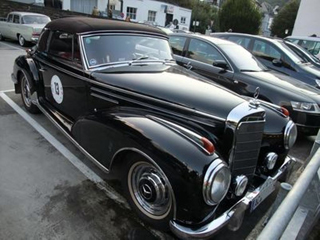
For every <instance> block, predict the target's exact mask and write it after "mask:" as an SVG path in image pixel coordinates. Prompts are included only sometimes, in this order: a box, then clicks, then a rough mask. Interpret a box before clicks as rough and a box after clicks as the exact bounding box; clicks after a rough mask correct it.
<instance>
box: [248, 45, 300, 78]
mask: <svg viewBox="0 0 320 240" xmlns="http://www.w3.org/2000/svg"><path fill="white" fill-rule="evenodd" d="M252 54H253V55H254V56H256V57H257V58H258V59H259V60H260V61H261V62H262V63H263V64H264V65H265V66H267V67H268V68H269V69H272V70H275V71H278V72H281V73H283V74H285V75H290V76H292V75H295V74H296V70H295V69H294V64H293V63H292V62H291V61H290V59H289V58H288V57H287V56H286V55H285V54H284V53H283V52H282V51H281V50H280V49H278V48H277V47H276V46H274V45H272V44H271V43H269V42H266V41H263V40H258V39H254V41H253V44H252Z"/></svg>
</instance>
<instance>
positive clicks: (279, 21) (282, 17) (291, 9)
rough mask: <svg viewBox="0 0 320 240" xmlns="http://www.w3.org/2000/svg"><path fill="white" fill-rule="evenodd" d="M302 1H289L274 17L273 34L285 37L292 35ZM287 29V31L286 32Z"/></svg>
mask: <svg viewBox="0 0 320 240" xmlns="http://www.w3.org/2000/svg"><path fill="white" fill-rule="evenodd" d="M299 5H300V1H298V0H292V1H290V2H289V3H287V4H286V5H285V6H284V7H283V8H282V9H281V10H280V12H279V13H278V15H277V16H276V17H275V18H274V19H273V22H272V25H271V34H272V35H274V36H275V35H276V36H278V37H281V38H284V37H286V36H288V35H291V33H292V29H293V26H294V22H295V20H296V17H297V13H298V9H299ZM286 31H287V33H286Z"/></svg>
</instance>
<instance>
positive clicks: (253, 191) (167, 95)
mask: <svg viewBox="0 0 320 240" xmlns="http://www.w3.org/2000/svg"><path fill="white" fill-rule="evenodd" d="M12 79H13V81H14V86H15V91H16V93H20V94H21V96H22V100H23V103H24V105H25V108H26V109H27V110H28V111H29V112H31V113H36V112H38V111H39V110H41V112H43V113H44V114H45V115H46V116H47V117H48V118H49V119H50V120H51V121H53V122H54V123H55V125H56V126H58V128H59V129H60V130H61V131H62V132H63V133H64V134H65V135H66V136H67V137H68V138H69V139H70V140H71V141H72V142H73V143H74V144H75V145H76V146H77V147H78V148H79V149H80V150H81V151H82V152H83V153H84V154H85V155H86V156H88V157H89V158H90V159H91V160H92V161H93V162H94V163H96V164H97V165H98V166H99V167H100V168H101V169H103V170H105V171H106V172H109V171H112V172H114V171H116V172H118V171H119V172H120V176H121V180H122V181H123V189H124V193H125V195H126V196H127V199H128V201H129V203H130V205H131V206H132V209H133V210H135V211H136V212H137V214H138V215H139V216H140V217H141V218H142V219H143V220H145V221H147V222H148V223H150V224H151V225H153V226H156V227H157V228H161V229H168V228H169V227H170V228H171V230H172V231H173V232H174V233H175V234H176V235H177V236H178V237H180V238H189V237H192V238H201V239H203V238H206V237H210V236H212V234H214V233H215V232H216V231H218V230H219V229H220V228H221V227H223V226H224V225H227V224H229V226H230V227H231V228H232V229H233V230H236V229H238V228H239V227H240V225H241V222H242V221H241V219H242V217H243V216H244V213H245V210H246V209H248V210H249V209H250V210H251V211H253V210H254V209H255V208H256V207H257V206H258V205H259V204H260V203H261V202H262V201H263V200H264V199H265V198H266V197H267V196H268V195H269V194H270V193H271V192H272V191H273V190H274V184H275V182H276V181H277V179H278V178H279V177H280V176H281V175H282V173H283V172H284V171H285V170H286V168H287V166H288V165H289V164H290V163H291V162H292V159H291V158H290V157H289V156H288V151H289V149H290V148H291V147H292V145H293V144H294V142H295V139H296V135H297V130H296V126H295V124H294V123H293V122H292V121H291V120H290V118H289V117H288V116H287V115H285V114H284V113H285V112H284V111H283V109H281V108H278V107H272V106H268V105H261V106H262V107H260V103H259V102H258V101H257V100H254V99H253V100H251V101H246V100H244V99H243V98H242V97H240V96H238V95H236V94H234V93H232V92H231V91H227V90H226V89H224V88H222V87H219V86H216V85H214V84H210V83H208V82H207V81H206V80H205V79H203V78H202V77H200V76H198V75H195V74H193V73H191V72H189V71H187V70H186V69H184V68H182V67H180V66H178V65H177V64H176V63H175V61H174V60H172V52H171V48H170V45H169V42H168V37H167V35H166V34H165V33H163V32H162V31H161V30H159V29H157V28H154V27H150V26H146V25H140V24H136V23H128V22H123V21H115V20H104V19H94V18H83V17H71V18H61V19H58V20H55V21H52V22H51V23H49V24H47V25H46V28H45V30H44V31H43V32H42V34H41V37H40V40H39V42H38V44H37V45H36V47H35V48H34V49H33V50H32V51H30V52H29V53H28V54H27V56H20V57H18V58H17V59H16V60H15V63H14V71H13V74H12ZM117 175H118V174H117Z"/></svg>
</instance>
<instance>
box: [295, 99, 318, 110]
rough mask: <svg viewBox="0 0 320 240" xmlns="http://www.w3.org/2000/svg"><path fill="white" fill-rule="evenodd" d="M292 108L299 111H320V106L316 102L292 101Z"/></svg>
mask: <svg viewBox="0 0 320 240" xmlns="http://www.w3.org/2000/svg"><path fill="white" fill-rule="evenodd" d="M291 106H292V109H293V110H295V111H299V112H309V113H320V108H319V106H318V105H317V104H316V103H308V102H294V101H291Z"/></svg>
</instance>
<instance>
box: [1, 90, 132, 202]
mask: <svg viewBox="0 0 320 240" xmlns="http://www.w3.org/2000/svg"><path fill="white" fill-rule="evenodd" d="M0 97H2V99H3V100H4V101H6V102H7V103H8V104H9V105H10V106H11V107H12V108H13V109H14V110H15V111H16V112H17V113H18V114H19V115H20V116H21V117H22V118H23V119H24V120H26V121H27V122H28V123H29V124H30V125H31V126H32V127H33V128H34V129H35V130H36V131H38V133H40V134H41V135H42V136H43V137H44V138H45V139H46V140H47V141H48V142H49V143H50V144H51V145H52V146H54V147H55V148H56V149H57V150H58V151H59V152H60V153H61V154H62V155H63V156H65V157H66V158H67V159H68V160H69V161H70V162H71V163H72V164H73V165H74V166H75V167H76V168H77V169H78V170H79V171H80V172H82V173H83V174H84V175H85V176H86V177H87V178H88V179H90V180H91V181H93V182H95V183H96V184H97V186H98V187H99V188H100V189H102V190H104V192H105V193H106V194H107V196H108V197H109V198H111V199H113V200H115V201H117V202H118V203H121V204H123V205H124V206H125V207H127V208H129V207H128V206H127V203H126V201H125V200H124V198H123V197H122V196H120V195H119V194H118V193H117V192H116V191H115V190H114V189H113V188H112V187H110V186H109V185H107V184H106V182H105V181H104V180H103V179H102V178H100V177H99V176H98V175H97V174H96V173H94V172H93V171H92V170H91V169H90V168H88V167H87V166H86V165H85V164H84V163H83V162H81V160H80V159H79V158H77V157H76V156H75V155H74V154H73V153H72V152H70V151H69V150H68V149H67V148H66V147H65V146H64V145H63V144H61V143H60V142H59V141H58V140H57V139H56V138H55V137H54V136H52V135H51V134H50V133H49V132H48V131H47V130H46V129H44V128H43V127H42V126H41V125H40V124H39V123H38V122H36V121H35V120H34V119H33V118H32V117H30V116H29V115H28V114H27V113H26V112H25V111H23V110H22V109H21V108H20V107H19V106H18V105H17V104H16V103H15V102H14V101H12V100H11V99H10V98H9V97H8V96H7V95H6V94H5V93H4V92H3V91H1V92H0Z"/></svg>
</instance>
